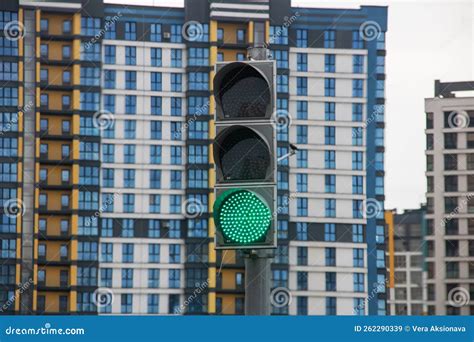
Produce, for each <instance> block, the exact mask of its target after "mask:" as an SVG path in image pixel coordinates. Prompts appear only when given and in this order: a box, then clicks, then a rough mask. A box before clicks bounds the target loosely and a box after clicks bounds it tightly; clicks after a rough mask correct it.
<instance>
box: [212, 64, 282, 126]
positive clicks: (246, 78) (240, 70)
mask: <svg viewBox="0 0 474 342" xmlns="http://www.w3.org/2000/svg"><path fill="white" fill-rule="evenodd" d="M270 84H271V83H270V82H269V80H268V79H267V78H266V77H265V75H264V74H263V73H262V72H261V71H260V70H258V69H257V68H255V67H254V66H252V65H250V64H248V63H242V62H234V63H230V64H227V65H226V66H224V67H223V68H222V69H220V70H219V71H218V72H217V74H216V76H215V77H214V97H215V100H216V103H217V106H219V107H220V108H221V110H222V113H223V117H221V118H220V119H223V120H246V119H256V118H260V119H269V118H270V117H271V115H272V110H271V109H272V106H273V104H272V97H271V94H272V92H271V89H270Z"/></svg>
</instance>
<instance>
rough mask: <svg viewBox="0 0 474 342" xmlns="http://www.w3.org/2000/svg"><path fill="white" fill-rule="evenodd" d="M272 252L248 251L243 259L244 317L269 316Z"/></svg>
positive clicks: (261, 250)
mask: <svg viewBox="0 0 474 342" xmlns="http://www.w3.org/2000/svg"><path fill="white" fill-rule="evenodd" d="M272 257H273V255H272V251H269V250H265V249H260V250H250V251H249V252H248V254H247V255H246V257H245V315H247V316H251V315H253V316H255V315H257V316H265V315H270V289H271V284H270V279H271V271H270V268H271V260H270V258H272Z"/></svg>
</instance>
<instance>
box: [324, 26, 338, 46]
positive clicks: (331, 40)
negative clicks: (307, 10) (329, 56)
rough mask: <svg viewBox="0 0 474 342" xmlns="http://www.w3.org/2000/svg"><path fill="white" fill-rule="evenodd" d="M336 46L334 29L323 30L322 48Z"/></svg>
mask: <svg viewBox="0 0 474 342" xmlns="http://www.w3.org/2000/svg"><path fill="white" fill-rule="evenodd" d="M335 47H336V31H334V30H326V31H324V48H326V49H334V48H335Z"/></svg>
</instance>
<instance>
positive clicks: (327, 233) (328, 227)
mask: <svg viewBox="0 0 474 342" xmlns="http://www.w3.org/2000/svg"><path fill="white" fill-rule="evenodd" d="M324 241H336V225H335V224H334V223H325V224H324Z"/></svg>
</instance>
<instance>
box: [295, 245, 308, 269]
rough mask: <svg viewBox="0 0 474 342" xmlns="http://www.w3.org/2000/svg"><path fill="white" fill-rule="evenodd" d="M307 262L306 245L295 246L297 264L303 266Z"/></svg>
mask: <svg viewBox="0 0 474 342" xmlns="http://www.w3.org/2000/svg"><path fill="white" fill-rule="evenodd" d="M307 264H308V247H297V265H299V266H305V265H307Z"/></svg>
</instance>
